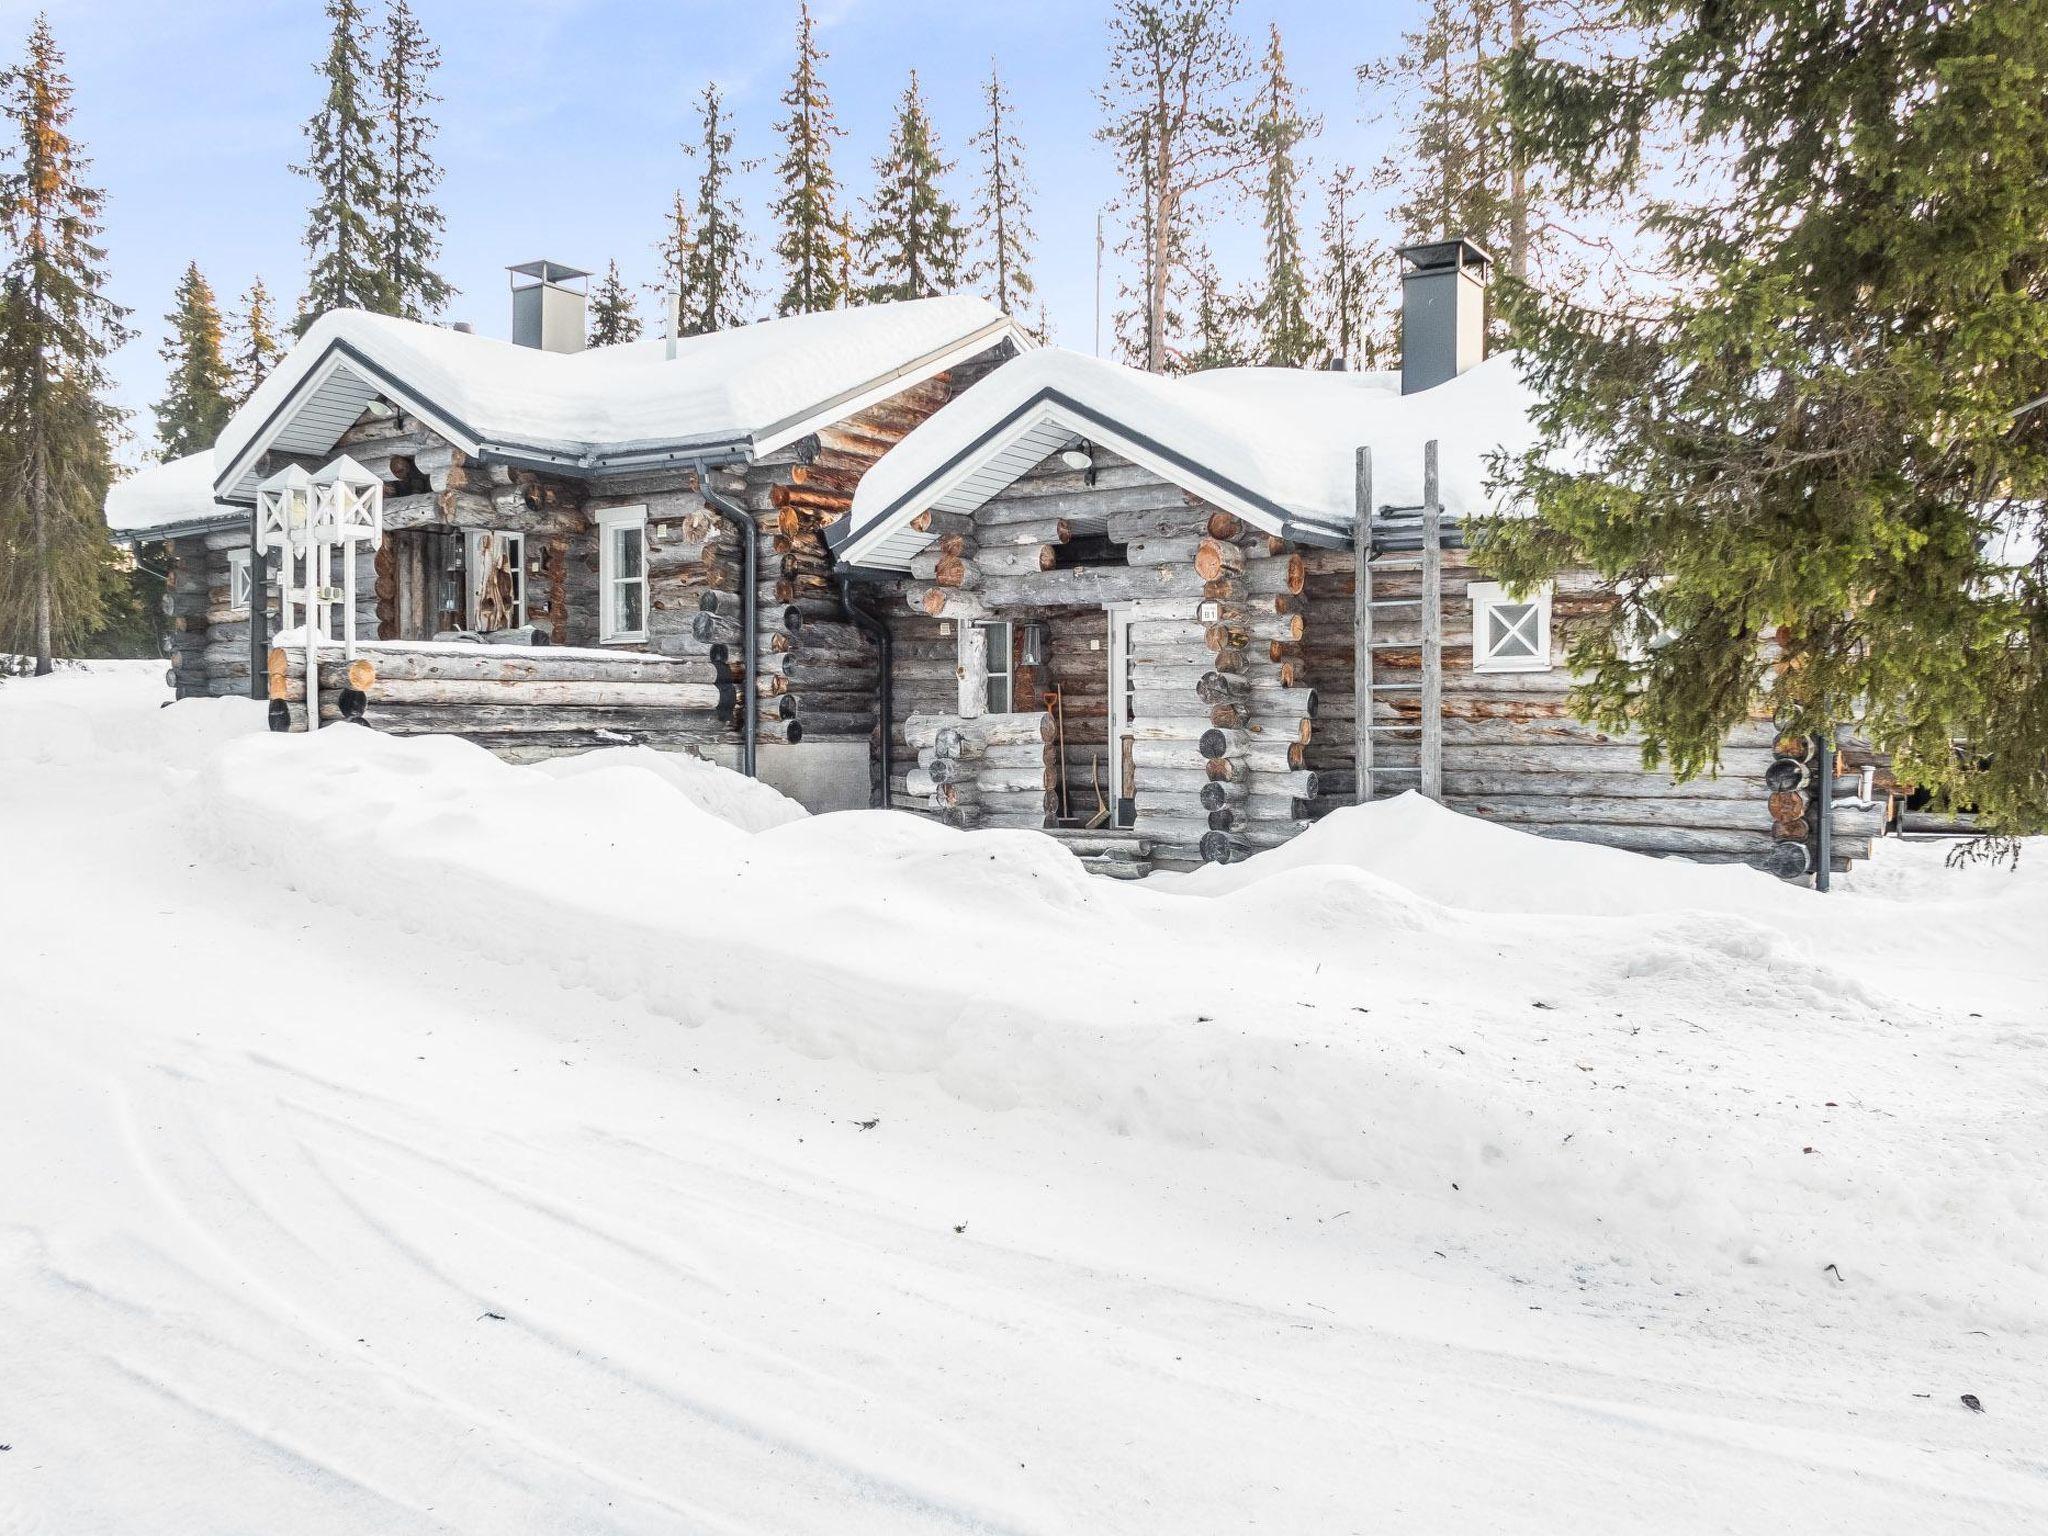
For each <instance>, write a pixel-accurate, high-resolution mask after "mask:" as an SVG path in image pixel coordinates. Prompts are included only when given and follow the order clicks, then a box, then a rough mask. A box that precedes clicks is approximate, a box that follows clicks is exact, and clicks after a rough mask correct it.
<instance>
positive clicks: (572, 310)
mask: <svg viewBox="0 0 2048 1536" xmlns="http://www.w3.org/2000/svg"><path fill="white" fill-rule="evenodd" d="M505 270H506V271H507V272H509V273H511V274H512V340H513V341H514V342H516V343H517V344H518V345H520V346H522V347H535V348H538V349H539V350H540V351H542V352H581V351H582V350H583V348H584V347H585V345H587V344H588V341H589V330H588V328H587V327H586V325H585V323H584V318H583V307H584V292H583V282H584V280H585V279H586V278H588V277H589V276H590V274H589V273H588V272H585V271H583V270H582V269H581V268H580V267H565V266H563V265H562V263H560V262H559V261H522V262H521V263H520V264H519V265H518V266H516V267H507V268H506V269H505Z"/></svg>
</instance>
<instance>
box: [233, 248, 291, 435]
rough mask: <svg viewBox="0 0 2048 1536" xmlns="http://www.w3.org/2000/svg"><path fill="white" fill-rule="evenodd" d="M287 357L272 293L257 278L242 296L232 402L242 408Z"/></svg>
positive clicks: (236, 329)
mask: <svg viewBox="0 0 2048 1536" xmlns="http://www.w3.org/2000/svg"><path fill="white" fill-rule="evenodd" d="M283 356H284V346H283V344H282V343H280V342H279V341H278V339H277V317H276V315H275V314H274V313H273V312H272V308H271V303H270V290H269V289H268V288H266V287H264V285H263V279H262V278H260V277H259V278H257V279H256V280H255V281H254V282H253V283H251V284H250V285H249V291H248V292H247V293H245V294H243V295H242V316H241V319H240V320H239V321H238V322H236V325H235V355H234V359H233V368H234V376H235V387H234V394H233V397H232V398H233V400H234V403H235V404H236V405H237V406H239V405H241V404H242V402H243V401H245V400H247V399H248V398H249V397H250V396H251V395H253V394H255V393H256V386H257V385H259V384H261V383H262V382H263V381H264V380H265V379H267V378H269V377H270V370H271V369H273V368H275V367H276V366H277V365H278V362H279V360H280V359H281V358H283Z"/></svg>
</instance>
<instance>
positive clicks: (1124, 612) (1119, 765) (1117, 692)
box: [1103, 603, 1136, 826]
mask: <svg viewBox="0 0 2048 1536" xmlns="http://www.w3.org/2000/svg"><path fill="white" fill-rule="evenodd" d="M1103 616H1104V617H1105V618H1106V619H1107V620H1108V621H1109V720H1108V726H1109V733H1108V742H1109V746H1108V752H1109V774H1108V778H1109V785H1110V791H1109V795H1110V818H1111V821H1112V822H1113V824H1115V825H1117V826H1122V825H1123V824H1124V822H1123V818H1122V816H1121V814H1120V810H1119V807H1120V806H1121V803H1122V802H1123V801H1125V800H1128V799H1131V798H1132V794H1133V788H1132V786H1131V785H1130V784H1129V783H1127V782H1126V777H1127V775H1126V771H1125V758H1124V737H1125V735H1126V734H1127V733H1128V731H1129V729H1130V726H1131V723H1132V721H1133V720H1134V719H1135V718H1136V713H1135V711H1134V709H1133V708H1132V699H1131V610H1130V608H1129V606H1128V605H1127V604H1122V603H1116V604H1111V605H1109V606H1107V607H1105V608H1104V609H1103Z"/></svg>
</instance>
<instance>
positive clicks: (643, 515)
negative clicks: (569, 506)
mask: <svg viewBox="0 0 2048 1536" xmlns="http://www.w3.org/2000/svg"><path fill="white" fill-rule="evenodd" d="M621 528H631V529H634V530H635V531H637V532H638V533H639V535H640V575H639V577H638V581H639V586H640V623H641V627H640V628H638V629H621V628H619V625H618V589H619V586H620V584H621V583H622V582H625V581H631V580H634V579H635V578H632V577H621V576H620V575H619V574H618V572H617V571H616V570H615V569H614V567H615V566H616V565H617V564H618V558H617V556H615V555H614V554H613V553H612V549H613V544H614V542H615V540H614V535H615V534H616V533H617V531H618V530H619V529H621ZM648 595H649V594H648V588H647V508H646V507H644V506H639V507H606V508H604V509H603V510H602V511H600V512H599V513H598V514H597V638H598V640H599V642H600V643H601V644H604V645H625V644H629V643H631V642H633V641H644V640H645V639H646V638H647V627H646V626H647V599H648Z"/></svg>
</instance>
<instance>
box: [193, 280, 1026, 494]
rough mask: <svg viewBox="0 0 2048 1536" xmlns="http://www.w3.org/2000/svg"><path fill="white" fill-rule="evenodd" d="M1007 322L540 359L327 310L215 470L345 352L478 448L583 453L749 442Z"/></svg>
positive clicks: (646, 344)
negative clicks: (320, 366)
mask: <svg viewBox="0 0 2048 1536" xmlns="http://www.w3.org/2000/svg"><path fill="white" fill-rule="evenodd" d="M1002 322H1003V317H1002V315H1001V313H1000V312H999V311H998V310H996V309H995V308H994V307H993V306H992V305H990V304H988V303H987V302H986V301H985V300H982V299H979V298H974V297H972V296H969V295H955V296H950V297H944V298H935V299H921V300H917V301H915V302H910V303H901V304H874V305H867V306H863V307H858V308H853V309H842V310H832V311H829V312H827V313H823V314H815V315H793V316H788V317H786V318H783V319H777V320H764V321H762V322H761V323H760V324H758V325H747V326H740V327H737V328H735V329H733V330H728V331H718V332H714V333H712V334H710V335H705V336H691V337H686V338H683V339H682V340H680V341H678V342H677V344H676V355H675V357H674V358H673V359H671V358H670V357H669V356H668V342H667V341H666V340H664V339H660V338H657V339H654V340H648V341H636V342H628V343H626V344H624V345H621V346H616V347H598V348H593V349H591V350H589V351H584V352H572V353H555V352H543V351H540V350H539V349H537V348H533V347H521V346H515V345H514V344H513V343H511V342H509V341H500V340H497V339H495V338H493V337H488V336H477V335H473V334H470V333H468V332H464V331H455V330H450V329H447V328H445V327H442V326H436V325H425V324H421V323H419V322H417V321H412V320H401V319H395V318H393V317H391V316H387V315H373V314H368V313H366V312H364V311H361V310H335V311H333V312H331V313H329V314H326V315H323V316H321V317H320V319H319V320H317V321H315V322H314V324H313V325H312V327H311V328H310V329H309V330H308V331H307V332H306V334H305V336H304V337H303V338H302V339H301V340H300V342H299V343H298V345H297V346H295V347H294V348H293V349H292V351H291V354H290V355H289V356H288V357H287V358H286V359H285V361H284V362H283V363H282V364H280V365H279V366H278V367H277V368H276V369H275V370H274V371H273V372H272V373H271V375H270V377H269V378H267V379H266V380H264V382H263V384H262V386H261V387H260V388H258V389H257V391H256V393H255V394H254V395H253V396H252V397H251V398H250V399H249V401H248V402H247V403H246V404H245V405H243V407H242V408H241V409H240V410H238V411H237V412H236V413H235V415H234V418H233V420H231V421H230V422H229V423H228V426H227V429H226V430H225V431H224V432H223V433H222V434H221V437H220V442H219V443H218V444H217V445H216V446H217V465H216V469H217V472H218V471H221V470H225V469H226V468H227V466H228V465H229V464H231V463H232V462H233V461H234V460H235V459H236V458H237V457H239V456H240V455H241V454H242V452H243V450H244V449H245V448H246V447H247V446H248V445H249V443H250V441H251V440H252V439H253V438H254V437H255V435H256V434H257V433H258V432H259V431H260V430H261V429H262V428H263V427H264V425H265V424H266V423H267V422H269V420H270V418H271V416H272V414H273V413H274V412H275V411H276V410H277V408H278V407H279V406H280V405H281V404H283V403H284V401H285V399H286V398H287V396H288V395H289V394H290V393H291V391H292V390H293V389H294V388H295V387H296V386H297V385H298V384H299V382H300V380H301V379H302V378H303V377H304V376H305V374H306V373H307V371H308V370H309V369H310V368H311V367H312V366H314V364H315V363H316V362H317V361H318V360H319V359H320V358H322V357H324V356H325V355H326V354H327V352H328V350H329V348H330V347H332V346H334V345H336V344H341V345H344V346H346V347H348V348H351V349H353V350H354V351H356V352H358V353H360V354H361V355H362V356H363V357H365V358H367V359H368V360H369V362H370V363H371V364H373V365H374V366H375V367H376V368H378V369H381V370H382V371H383V372H385V373H387V374H389V375H390V376H391V377H392V378H393V379H395V380H396V381H397V383H398V384H399V385H401V386H403V389H404V390H405V392H407V393H408V394H410V395H411V396H412V397H414V398H415V399H417V400H419V401H421V402H423V403H427V404H430V405H431V406H432V407H433V408H435V409H436V410H437V411H438V412H439V413H440V414H442V415H443V416H444V417H446V418H447V419H449V420H450V421H451V422H452V423H459V424H460V425H461V426H462V427H464V428H466V429H468V430H469V431H471V432H473V433H475V434H476V435H477V437H478V438H479V439H480V440H488V441H493V442H506V443H515V444H518V445H521V446H524V447H532V448H544V449H548V450H552V451H559V452H571V453H583V452H592V451H596V450H598V449H601V448H618V447H623V446H627V445H632V444H638V443H683V442H695V441H700V440H701V441H704V442H727V441H738V440H744V439H747V438H749V437H759V436H762V435H764V434H766V433H768V432H769V431H770V430H771V429H774V428H776V427H778V426H780V425H782V424H783V423H785V422H787V421H789V420H791V419H792V418H796V417H800V416H802V415H803V414H804V413H806V412H808V411H811V410H813V409H815V408H817V407H819V406H822V405H824V404H825V403H827V402H829V401H832V400H834V399H835V398H837V397H838V396H840V395H842V394H845V393H847V392H849V391H852V390H856V389H859V388H861V387H862V386H864V385H868V384H870V383H872V382H874V381H876V380H879V379H883V378H886V377H887V376H888V375H890V374H892V373H894V372H896V371H897V370H900V369H904V368H908V367H909V366H910V365H911V364H913V363H916V362H918V361H920V360H921V359H924V358H928V357H930V356H931V355H933V354H934V353H939V352H943V351H945V350H947V349H948V348H951V347H954V346H956V345H958V344H960V343H962V342H963V341H965V340H967V339H968V338H969V337H972V336H974V335H976V334H977V333H979V332H981V331H984V330H986V329H988V328H989V327H992V326H999V325H1001V324H1002Z"/></svg>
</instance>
